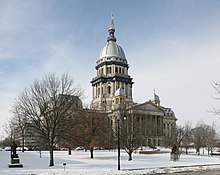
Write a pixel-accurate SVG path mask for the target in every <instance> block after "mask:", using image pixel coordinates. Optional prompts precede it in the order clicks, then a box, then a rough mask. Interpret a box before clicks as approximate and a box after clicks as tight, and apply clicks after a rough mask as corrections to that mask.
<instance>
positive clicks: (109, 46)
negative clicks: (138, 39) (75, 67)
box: [99, 41, 126, 60]
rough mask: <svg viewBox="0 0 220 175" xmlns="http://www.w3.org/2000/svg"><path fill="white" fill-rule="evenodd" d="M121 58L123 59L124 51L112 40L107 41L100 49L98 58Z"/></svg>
mask: <svg viewBox="0 0 220 175" xmlns="http://www.w3.org/2000/svg"><path fill="white" fill-rule="evenodd" d="M111 57H115V58H121V59H125V60H126V58H125V53H124V51H123V49H122V47H121V46H120V45H118V44H117V43H116V42H114V41H108V42H107V43H106V45H105V46H104V47H103V49H102V50H101V51H100V55H99V58H100V59H101V58H111Z"/></svg>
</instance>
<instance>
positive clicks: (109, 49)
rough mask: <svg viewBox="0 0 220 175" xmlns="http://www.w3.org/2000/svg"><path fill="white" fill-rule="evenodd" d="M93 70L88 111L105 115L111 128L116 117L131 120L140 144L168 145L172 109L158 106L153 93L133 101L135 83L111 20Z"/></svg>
mask: <svg viewBox="0 0 220 175" xmlns="http://www.w3.org/2000/svg"><path fill="white" fill-rule="evenodd" d="M95 69H96V75H95V77H94V78H93V79H92V80H91V84H92V101H91V109H94V110H100V111H102V112H104V113H106V114H107V116H108V117H109V119H110V121H111V126H112V128H115V127H116V126H117V120H118V119H119V118H120V119H121V118H122V117H123V116H130V117H132V121H135V123H136V125H135V127H138V129H139V130H138V131H139V132H140V134H141V138H142V139H141V144H142V145H151V146H160V145H167V144H168V142H169V141H170V139H171V137H172V135H173V133H174V129H175V126H176V121H177V118H176V117H175V114H174V112H173V110H172V109H171V108H167V107H163V106H161V105H160V98H159V96H158V95H157V94H156V93H155V92H154V94H153V98H152V99H149V100H147V101H146V102H144V103H135V102H134V101H133V97H132V87H133V85H134V81H133V79H132V77H131V75H129V71H128V70H129V64H128V60H127V59H126V56H125V52H124V50H123V49H122V47H121V46H120V45H119V44H118V43H117V38H116V37H115V26H114V21H113V18H112V19H111V23H110V27H109V29H108V37H107V42H106V44H105V46H104V47H103V48H102V49H101V51H100V55H99V57H98V60H97V62H96V66H95ZM137 86H138V85H137Z"/></svg>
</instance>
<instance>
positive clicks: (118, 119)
mask: <svg viewBox="0 0 220 175" xmlns="http://www.w3.org/2000/svg"><path fill="white" fill-rule="evenodd" d="M120 117H121V114H119V115H118V117H117V122H118V170H120V169H121V165H120V156H121V155H120ZM123 120H126V115H125V113H124V114H123Z"/></svg>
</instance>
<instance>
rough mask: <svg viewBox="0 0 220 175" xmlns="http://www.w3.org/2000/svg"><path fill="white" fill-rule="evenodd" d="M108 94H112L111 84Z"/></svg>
mask: <svg viewBox="0 0 220 175" xmlns="http://www.w3.org/2000/svg"><path fill="white" fill-rule="evenodd" d="M107 89H108V94H111V86H108V88H107Z"/></svg>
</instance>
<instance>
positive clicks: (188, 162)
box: [0, 150, 220, 175]
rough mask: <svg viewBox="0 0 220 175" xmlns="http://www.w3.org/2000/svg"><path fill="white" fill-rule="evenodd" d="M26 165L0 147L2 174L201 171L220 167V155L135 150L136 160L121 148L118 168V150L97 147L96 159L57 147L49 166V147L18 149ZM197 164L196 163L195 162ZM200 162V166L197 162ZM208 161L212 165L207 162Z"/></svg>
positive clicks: (79, 152) (127, 174)
mask: <svg viewBox="0 0 220 175" xmlns="http://www.w3.org/2000/svg"><path fill="white" fill-rule="evenodd" d="M18 154H19V157H20V162H21V163H22V164H23V165H24V167H23V168H8V164H9V163H10V151H0V174H2V175H12V174H13V175H21V174H22V175H30V174H31V175H33V174H34V175H35V174H37V175H61V174H67V175H84V174H86V175H90V174H91V175H110V174H111V175H114V174H118V175H131V174H132V175H137V174H138V175H141V174H148V173H151V174H154V173H169V172H179V171H187V170H190V171H198V170H203V169H220V159H219V157H217V156H216V157H211V156H197V155H181V157H180V160H179V161H176V162H172V161H170V155H169V153H160V154H133V160H132V161H128V160H127V159H128V155H127V154H126V153H125V152H124V151H121V169H122V170H120V171H118V170H117V150H116V151H95V152H94V159H90V158H89V156H90V153H89V152H85V151H72V155H68V154H67V151H55V152H54V157H55V166H54V167H49V166H48V164H49V154H48V152H47V151H44V152H42V157H41V158H40V156H39V153H38V152H35V151H26V152H24V153H22V152H18ZM63 163H66V166H65V171H64V167H63ZM195 165H196V166H195ZM198 165H199V166H198ZM205 165H209V166H205Z"/></svg>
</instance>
